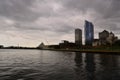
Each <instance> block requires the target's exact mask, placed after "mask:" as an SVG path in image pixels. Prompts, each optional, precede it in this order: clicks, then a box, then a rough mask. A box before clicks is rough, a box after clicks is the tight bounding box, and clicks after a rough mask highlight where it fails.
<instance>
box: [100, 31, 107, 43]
mask: <svg viewBox="0 0 120 80" xmlns="http://www.w3.org/2000/svg"><path fill="white" fill-rule="evenodd" d="M108 37H109V32H108V31H107V30H104V31H102V32H100V33H99V39H100V43H101V45H107V38H108Z"/></svg>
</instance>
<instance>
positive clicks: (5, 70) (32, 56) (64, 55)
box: [0, 49, 120, 80]
mask: <svg viewBox="0 0 120 80" xmlns="http://www.w3.org/2000/svg"><path fill="white" fill-rule="evenodd" d="M0 80H120V55H111V54H99V53H98V54H92V53H79V52H78V53H75V52H62V51H61V52H58V51H44V50H12V49H11V50H10V49H6V50H5V49H0Z"/></svg>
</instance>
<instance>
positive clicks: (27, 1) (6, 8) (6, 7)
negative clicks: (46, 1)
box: [0, 0, 38, 21]
mask: <svg viewBox="0 0 120 80" xmlns="http://www.w3.org/2000/svg"><path fill="white" fill-rule="evenodd" d="M33 2H34V0H0V16H3V17H7V18H10V19H14V20H20V21H29V20H33V19H36V18H37V17H38V16H37V14H36V13H34V12H32V11H31V10H30V9H29V7H30V6H31V5H32V3H33ZM33 14H34V15H33Z"/></svg>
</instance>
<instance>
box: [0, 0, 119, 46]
mask: <svg viewBox="0 0 120 80" xmlns="http://www.w3.org/2000/svg"><path fill="white" fill-rule="evenodd" d="M119 5H120V0H0V44H3V45H5V46H10V45H18V44H19V45H21V46H37V45H39V44H40V43H41V42H44V43H45V44H55V43H58V42H60V41H61V40H69V41H72V42H74V29H75V28H80V29H82V30H84V20H89V21H91V22H93V24H94V26H95V27H94V28H95V37H97V36H98V32H100V31H103V30H104V29H106V30H108V31H113V32H114V33H115V35H117V36H118V37H119V38H120V35H119V34H120V7H119ZM83 34H84V32H83ZM83 38H84V35H83Z"/></svg>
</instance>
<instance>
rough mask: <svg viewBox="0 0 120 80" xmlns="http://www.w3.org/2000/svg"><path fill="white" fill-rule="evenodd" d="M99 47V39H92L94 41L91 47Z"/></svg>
mask: <svg viewBox="0 0 120 80" xmlns="http://www.w3.org/2000/svg"><path fill="white" fill-rule="evenodd" d="M100 45H101V43H100V40H99V39H94V40H93V44H92V46H94V47H96V46H100Z"/></svg>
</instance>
